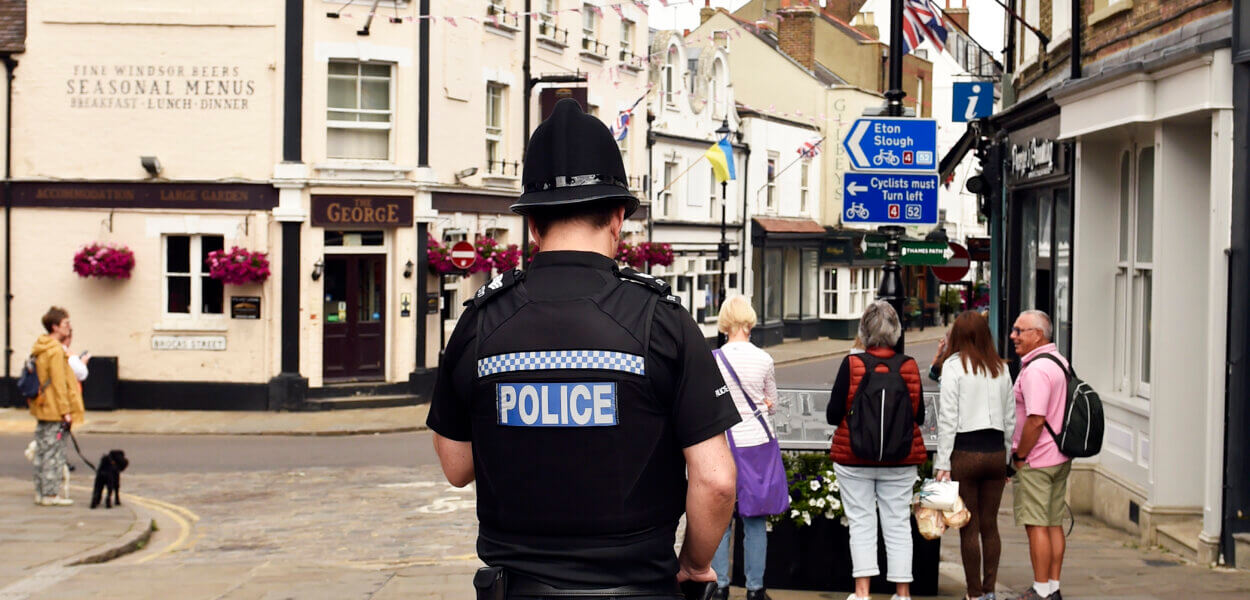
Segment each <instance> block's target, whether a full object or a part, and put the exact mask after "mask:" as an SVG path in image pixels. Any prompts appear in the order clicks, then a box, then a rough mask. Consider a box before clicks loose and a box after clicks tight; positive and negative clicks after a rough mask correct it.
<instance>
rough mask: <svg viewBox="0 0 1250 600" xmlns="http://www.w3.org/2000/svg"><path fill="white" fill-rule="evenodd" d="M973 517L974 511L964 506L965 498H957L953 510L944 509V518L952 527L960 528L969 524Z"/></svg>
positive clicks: (948, 525) (947, 524)
mask: <svg viewBox="0 0 1250 600" xmlns="http://www.w3.org/2000/svg"><path fill="white" fill-rule="evenodd" d="M971 519H972V513H971V512H968V507H966V506H964V499H963V498H955V506H954V507H953V508H952V509H951V510H944V511H942V520H943V521H945V522H946V526H947V527H950V528H951V529H959V528H961V527H963V526H964V525H967V524H968V521H969V520H971Z"/></svg>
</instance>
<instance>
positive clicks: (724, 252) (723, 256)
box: [711, 117, 733, 346]
mask: <svg viewBox="0 0 1250 600" xmlns="http://www.w3.org/2000/svg"><path fill="white" fill-rule="evenodd" d="M730 133H733V130H732V129H730V128H729V118H728V117H726V118H724V119H722V120H721V123H720V127H717V128H716V136H717V137H718V138H719V139H729V134H730ZM730 160H733V159H732V158H731V159H730ZM728 187H729V182H728V181H722V182H720V245H719V246H717V248H716V258H717V259H719V261H720V295H719V296H717V300H718V301H719V303H723V302H725V263H726V262H728V261H729V242H728V241H727V239H726V237H725V226H726V223H725V206H726V205H727V204H728V202H726V200H725V190H726V188H728ZM711 308H712V309H716V310H719V309H720V307H719V306H715V307H711ZM725 341H726V339H725V334H724V332H722V331H720V328H719V327H717V332H716V345H717V346H724V345H725Z"/></svg>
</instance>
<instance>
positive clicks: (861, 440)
mask: <svg viewBox="0 0 1250 600" xmlns="http://www.w3.org/2000/svg"><path fill="white" fill-rule="evenodd" d="M855 356H857V357H858V358H859V359H860V360H861V361H863V363H864V377H863V379H861V380H860V381H859V389H857V390H855V395H854V396H853V397H852V398H851V412H850V413H849V414H847V416H846V426H847V427H848V428H849V433H850V438H851V452H853V453H855V456H857V457H859V458H861V459H864V460H871V461H875V462H883V463H892V462H898V461H900V460H903V459H904V458H907V455H908V454H911V446H912V436H913V435H914V433H915V426H916V416H915V412H914V411H913V410H912V406H911V393H910V392H908V390H907V382H906V381H904V380H903V375H902V366H903V362H904V361H906V360H908V357H907V356H906V355H904V354H895V355H894V356H892V357H890V358H888V359H885V360H882V359H880V358H877V357H875V356H873V355H871V354H868V353H867V352H864V353H861V354H857V355H855ZM878 365H885V366H886V367H887V368H889V372H886V373H878V372H877V366H878Z"/></svg>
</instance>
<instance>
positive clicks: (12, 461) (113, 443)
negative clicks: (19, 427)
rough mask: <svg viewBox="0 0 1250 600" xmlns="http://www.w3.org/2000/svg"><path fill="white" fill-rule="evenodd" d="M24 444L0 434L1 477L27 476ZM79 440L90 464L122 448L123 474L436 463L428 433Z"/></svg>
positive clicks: (78, 462)
mask: <svg viewBox="0 0 1250 600" xmlns="http://www.w3.org/2000/svg"><path fill="white" fill-rule="evenodd" d="M28 443H30V436H29V435H25V434H2V435H0V477H21V478H29V477H31V466H30V463H29V462H27V461H26V458H25V457H24V456H23V455H22V451H23V450H25V448H26V445H27V444H28ZM78 443H79V444H80V445H81V446H82V450H83V453H84V454H85V455H86V456H87V458H88V459H90V460H91V462H93V463H94V462H96V461H97V460H98V459H99V458H100V455H102V454H104V453H105V452H107V451H109V450H112V449H114V448H120V449H122V450H125V451H126V457H127V458H129V459H130V468H129V469H127V471H126V472H127V474H143V473H151V474H156V473H209V472H230V471H280V470H288V469H297V468H312V467H340V468H341V467H386V466H391V467H417V466H422V465H434V464H438V461H437V458H436V457H435V455H434V448H433V445H432V444H431V442H430V433H429V432H416V433H389V434H378V435H360V436H332V437H310V436H262V435H247V436H224V435H223V436H218V435H155V436H148V435H107V434H84V435H79V436H78ZM69 455H70V457H71V461H70V462H72V463H74V464H75V465H77V466H78V469H79V470H78V473H76V475H77V476H78V478H79V479H80V480H81V479H82V478H83V477H88V478H89V473H88V475H83V471H84V469H85V466H83V464H82V461H81V460H80V459H79V458H78V456H77V455H76V454H74V451H73V448H72V447H71V448H70V451H69Z"/></svg>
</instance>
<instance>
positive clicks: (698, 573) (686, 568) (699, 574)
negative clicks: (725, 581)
mask: <svg viewBox="0 0 1250 600" xmlns="http://www.w3.org/2000/svg"><path fill="white" fill-rule="evenodd" d="M683 581H716V571H713V570H712V567H710V566H709V567H705V568H703V569H697V570H696V569H695V568H693V567H691V566H690V565H687V564H683V565H682V566H681V570H680V571H678V572H677V583H681V582H683Z"/></svg>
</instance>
